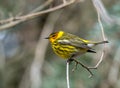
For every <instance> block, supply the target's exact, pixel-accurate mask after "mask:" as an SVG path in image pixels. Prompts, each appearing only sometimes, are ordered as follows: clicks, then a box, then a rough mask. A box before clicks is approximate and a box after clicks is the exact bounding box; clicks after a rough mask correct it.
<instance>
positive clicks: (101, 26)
mask: <svg viewBox="0 0 120 88" xmlns="http://www.w3.org/2000/svg"><path fill="white" fill-rule="evenodd" d="M93 1H94V0H93ZM93 5H94V6H95V8H96V11H97V15H98V22H99V25H100V29H101V34H102V39H103V41H106V37H105V33H104V28H103V25H102V22H101V19H100V13H99V10H98V8H97V6H96V4H95V3H93ZM104 54H105V44H104V46H103V51H102V53H101V56H100V60H99V61H98V62H97V64H96V65H95V66H94V67H92V68H97V67H98V66H99V65H100V63H101V62H102V61H103V56H104Z"/></svg>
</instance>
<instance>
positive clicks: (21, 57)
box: [0, 0, 120, 88]
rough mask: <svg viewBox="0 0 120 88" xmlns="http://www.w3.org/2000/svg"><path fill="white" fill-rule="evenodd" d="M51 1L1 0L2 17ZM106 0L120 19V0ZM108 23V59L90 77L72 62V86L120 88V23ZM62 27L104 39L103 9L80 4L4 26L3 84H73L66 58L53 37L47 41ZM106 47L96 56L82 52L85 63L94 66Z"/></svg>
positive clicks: (14, 87)
mask: <svg viewBox="0 0 120 88" xmlns="http://www.w3.org/2000/svg"><path fill="white" fill-rule="evenodd" d="M46 1H47V0H0V20H3V19H7V18H9V17H11V16H13V17H14V16H16V15H17V16H20V15H26V14H29V13H31V12H32V11H33V10H34V9H35V8H37V7H38V6H41V5H44V3H45V2H46ZM102 1H103V4H104V6H105V8H106V10H107V11H108V13H109V14H111V15H112V16H114V17H116V18H117V19H118V20H119V21H120V19H119V18H120V0H102ZM61 2H62V0H54V1H52V2H50V3H49V4H48V5H47V6H46V7H45V8H42V9H41V10H45V9H48V8H50V7H54V6H57V5H59V4H60V3H61ZM102 23H103V27H104V31H105V35H106V37H107V39H108V41H109V42H110V43H109V44H107V45H106V51H105V55H104V60H103V62H102V63H101V64H100V66H99V67H98V69H97V70H92V72H93V73H94V76H93V78H90V79H89V78H88V76H89V73H88V72H87V71H86V69H84V68H82V67H81V66H78V69H77V70H76V71H75V72H72V68H73V66H74V63H71V65H70V86H71V88H120V54H119V53H120V25H118V24H107V23H106V22H104V21H102ZM1 25H2V24H1ZM1 25H0V26H1ZM59 30H63V31H65V32H69V33H72V34H75V35H78V36H80V37H82V38H84V39H89V40H95V41H100V40H102V37H101V30H100V26H99V24H98V21H97V13H96V10H95V8H94V6H93V3H92V1H91V0H83V1H82V2H77V3H74V4H72V5H70V6H67V7H65V8H63V9H60V10H57V11H54V12H51V13H47V14H43V15H41V16H39V17H37V18H34V19H32V20H28V21H26V22H22V23H20V24H18V25H16V26H14V27H11V28H8V29H5V30H2V31H0V88H67V86H66V61H65V60H64V59H61V58H60V57H58V56H57V55H55V54H54V52H53V50H52V48H51V46H50V43H48V40H45V39H44V38H45V37H47V36H48V34H50V33H52V32H53V31H59ZM47 32H48V33H47ZM102 47H103V46H102V45H100V46H98V47H95V49H96V52H97V53H96V54H89V53H87V54H85V55H82V56H80V57H79V58H78V59H79V61H81V62H82V63H84V64H86V65H88V66H94V65H95V64H96V63H97V61H98V60H99V58H100V55H101V51H102V50H103V49H102Z"/></svg>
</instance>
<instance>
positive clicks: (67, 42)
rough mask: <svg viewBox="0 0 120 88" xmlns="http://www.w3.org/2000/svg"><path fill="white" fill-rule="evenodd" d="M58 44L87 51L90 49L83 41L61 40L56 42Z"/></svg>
mask: <svg viewBox="0 0 120 88" xmlns="http://www.w3.org/2000/svg"><path fill="white" fill-rule="evenodd" d="M58 43H60V44H64V45H71V46H75V47H79V48H87V49H91V48H90V47H89V46H88V44H87V43H85V42H84V41H82V40H80V39H77V38H76V39H69V40H67V39H62V40H58Z"/></svg>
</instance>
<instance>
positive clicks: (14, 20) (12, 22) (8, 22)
mask: <svg viewBox="0 0 120 88" xmlns="http://www.w3.org/2000/svg"><path fill="white" fill-rule="evenodd" d="M75 1H76V0H70V1H69V2H67V3H64V4H61V5H58V6H56V7H53V8H49V9H47V10H43V11H40V12H36V13H31V14H28V15H24V16H19V17H12V18H9V19H6V20H1V21H0V23H1V24H2V25H1V26H0V30H4V29H6V28H10V27H13V26H15V25H17V24H19V23H21V22H24V21H27V20H30V19H33V18H35V17H38V16H40V15H43V14H46V13H49V12H53V11H56V10H59V9H61V8H64V7H66V6H68V5H71V4H73V3H75Z"/></svg>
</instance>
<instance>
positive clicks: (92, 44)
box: [87, 41, 109, 47]
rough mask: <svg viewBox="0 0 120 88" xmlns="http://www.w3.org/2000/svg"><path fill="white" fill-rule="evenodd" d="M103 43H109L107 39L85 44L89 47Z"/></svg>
mask: <svg viewBox="0 0 120 88" xmlns="http://www.w3.org/2000/svg"><path fill="white" fill-rule="evenodd" d="M104 43H109V42H108V41H101V42H94V43H89V44H87V45H88V46H89V47H93V46H96V45H99V44H104Z"/></svg>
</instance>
